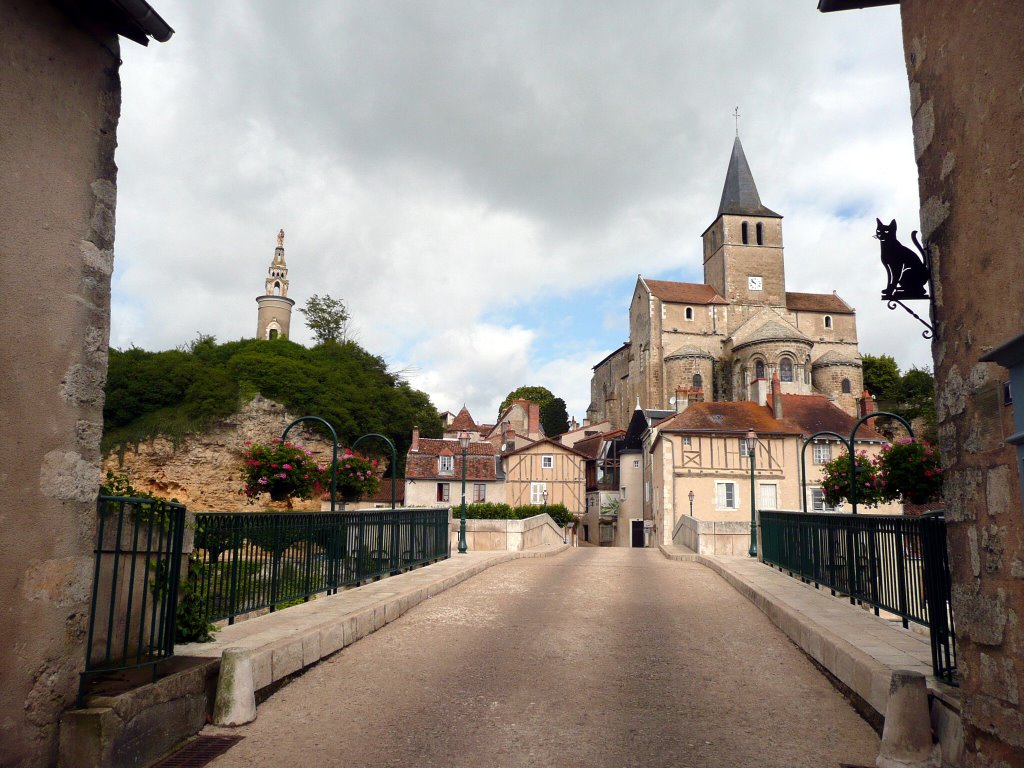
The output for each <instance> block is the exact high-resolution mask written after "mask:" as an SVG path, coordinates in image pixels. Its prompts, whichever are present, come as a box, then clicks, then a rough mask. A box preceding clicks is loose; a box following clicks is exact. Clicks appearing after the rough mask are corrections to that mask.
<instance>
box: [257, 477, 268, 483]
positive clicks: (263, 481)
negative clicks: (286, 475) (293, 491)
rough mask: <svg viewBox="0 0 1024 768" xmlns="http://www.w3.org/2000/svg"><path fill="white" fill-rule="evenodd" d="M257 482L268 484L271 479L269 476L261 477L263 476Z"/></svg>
mask: <svg viewBox="0 0 1024 768" xmlns="http://www.w3.org/2000/svg"><path fill="white" fill-rule="evenodd" d="M256 482H257V483H259V484H260V485H266V484H267V483H268V482H270V481H269V480H267V478H265V477H261V478H260V479H259V480H257V481H256Z"/></svg>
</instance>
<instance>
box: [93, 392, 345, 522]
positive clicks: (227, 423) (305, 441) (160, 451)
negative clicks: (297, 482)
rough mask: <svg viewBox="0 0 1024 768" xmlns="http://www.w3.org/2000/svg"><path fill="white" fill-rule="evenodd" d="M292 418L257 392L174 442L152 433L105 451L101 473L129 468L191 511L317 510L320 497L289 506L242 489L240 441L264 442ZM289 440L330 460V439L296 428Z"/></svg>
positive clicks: (135, 481) (135, 480)
mask: <svg viewBox="0 0 1024 768" xmlns="http://www.w3.org/2000/svg"><path fill="white" fill-rule="evenodd" d="M295 418H296V417H295V416H293V415H292V414H290V413H288V412H287V411H286V410H285V408H284V406H283V405H280V404H279V403H275V402H274V401H272V400H267V399H266V398H264V397H261V396H260V395H257V396H256V397H255V398H253V399H252V400H251V401H250V402H249V403H247V404H246V405H245V406H243V407H242V408H241V409H240V410H239V411H238V412H237V413H235V414H232V415H231V416H229V417H227V418H226V419H222V420H220V421H218V422H217V423H216V424H215V425H214V426H213V427H212V428H211V429H209V430H207V431H206V432H203V433H201V434H196V435H190V436H188V437H186V438H185V439H184V440H182V441H181V442H180V443H179V444H177V445H175V443H174V441H172V440H171V439H169V438H166V437H157V438H154V439H152V440H148V441H145V442H143V443H140V444H138V445H136V446H132V447H126V448H124V449H123V450H120V451H116V452H113V453H110V454H108V455H107V456H105V457H104V458H103V471H104V473H105V472H106V471H107V470H114V471H119V470H128V471H129V472H130V473H131V476H132V485H134V486H135V487H136V488H138V489H139V490H143V491H149V492H151V493H155V494H157V495H159V496H163V497H166V498H173V499H177V500H178V501H180V502H181V503H182V504H185V505H186V506H187V507H188V508H189V511H191V512H204V511H215V512H245V511H252V510H254V509H280V510H284V509H295V510H307V511H319V510H320V500H319V499H308V500H301V499H295V500H293V501H292V502H291V503H290V505H289V502H273V501H271V500H270V496H268V495H264V496H261V497H259V498H258V500H257V503H256V504H255V505H252V504H249V503H248V499H247V498H246V497H245V496H244V495H242V493H241V489H242V480H241V467H242V463H243V461H244V459H243V453H244V451H245V442H246V441H248V440H252V441H254V442H262V443H269V442H270V441H271V440H272V439H273V438H275V437H280V436H281V432H282V431H283V430H284V428H285V427H286V426H288V424H289V423H291V422H292V421H293V420H294V419H295ZM288 439H289V440H290V441H291V440H293V439H294V441H295V442H297V443H300V444H301V445H302V446H303V447H305V448H308V449H309V450H311V451H313V453H314V454H315V455H316V457H317V460H318V461H320V462H321V463H322V464H325V465H326V464H329V463H330V461H331V442H330V440H327V439H324V438H322V437H320V436H319V435H316V434H314V433H312V432H309V431H307V430H303V429H300V428H299V427H296V428H294V429H292V431H291V432H289V433H288Z"/></svg>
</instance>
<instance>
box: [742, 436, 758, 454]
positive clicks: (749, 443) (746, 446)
mask: <svg viewBox="0 0 1024 768" xmlns="http://www.w3.org/2000/svg"><path fill="white" fill-rule="evenodd" d="M752 450H754V451H756V450H757V440H756V439H754V440H748V439H747V438H745V437H741V438H740V458H741V459H749V458H750V453H751V451H752Z"/></svg>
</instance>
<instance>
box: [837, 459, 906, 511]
mask: <svg viewBox="0 0 1024 768" xmlns="http://www.w3.org/2000/svg"><path fill="white" fill-rule="evenodd" d="M876 461H877V460H876ZM876 461H872V460H871V459H869V458H868V456H867V453H866V452H864V451H859V452H858V453H857V460H856V467H857V504H859V505H861V506H865V507H877V506H878V505H879V504H881V503H883V502H885V501H888V500H889V499H888V498H887V497H886V495H885V493H884V492H883V485H882V483H881V477H880V475H879V471H878V466H877V463H876ZM821 491H822V494H823V495H824V497H825V503H826V504H828V505H829V506H830V507H835V506H838V505H839V504H841V503H843V502H846V501H850V456H849V454H847V453H844V454H842V455H841V456H837V457H836V458H834V459H832V460H831V461H830V462H828V463H827V464H825V466H824V467H822V472H821Z"/></svg>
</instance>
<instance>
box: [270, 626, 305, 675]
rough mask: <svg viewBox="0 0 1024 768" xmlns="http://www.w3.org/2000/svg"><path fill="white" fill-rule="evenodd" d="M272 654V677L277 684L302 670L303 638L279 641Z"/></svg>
mask: <svg viewBox="0 0 1024 768" xmlns="http://www.w3.org/2000/svg"><path fill="white" fill-rule="evenodd" d="M271 653H272V657H271V662H270V664H271V675H272V677H273V678H274V682H275V683H276V682H277V681H278V680H283V679H284V678H286V677H288V675H291V674H293V673H295V672H298V671H299V670H300V669H302V638H301V637H296V638H294V639H290V640H279V641H278V642H277V643H275V644H274V647H273V649H272V651H271Z"/></svg>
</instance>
